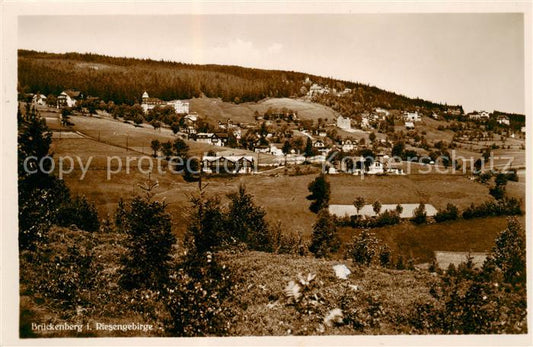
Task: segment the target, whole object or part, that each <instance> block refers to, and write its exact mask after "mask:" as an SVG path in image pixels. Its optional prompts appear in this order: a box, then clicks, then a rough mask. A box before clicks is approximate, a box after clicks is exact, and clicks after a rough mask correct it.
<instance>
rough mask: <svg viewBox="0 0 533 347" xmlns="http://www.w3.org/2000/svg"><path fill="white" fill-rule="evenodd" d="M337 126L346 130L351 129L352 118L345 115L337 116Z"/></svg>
mask: <svg viewBox="0 0 533 347" xmlns="http://www.w3.org/2000/svg"><path fill="white" fill-rule="evenodd" d="M337 127H339V128H341V129H344V130H349V129H351V124H350V118H348V117H346V118H344V117H343V116H339V117H337Z"/></svg>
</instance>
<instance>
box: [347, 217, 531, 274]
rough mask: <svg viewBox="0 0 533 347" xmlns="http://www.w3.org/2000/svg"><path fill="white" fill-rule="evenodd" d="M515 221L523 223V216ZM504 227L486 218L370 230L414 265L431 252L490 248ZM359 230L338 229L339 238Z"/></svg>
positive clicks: (498, 220)
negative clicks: (411, 260)
mask: <svg viewBox="0 0 533 347" xmlns="http://www.w3.org/2000/svg"><path fill="white" fill-rule="evenodd" d="M519 220H520V223H522V225H525V217H524V216H522V217H520V218H519ZM506 227H507V218H506V217H488V218H478V219H471V220H463V219H459V220H457V221H449V222H443V223H435V224H428V225H420V226H417V225H414V224H412V223H410V222H404V223H401V224H398V225H393V226H388V227H383V228H376V229H373V230H372V232H374V233H376V235H377V236H378V237H379V238H380V239H382V240H383V241H385V242H386V243H387V244H388V245H389V246H390V247H391V249H392V252H393V254H401V255H402V256H403V257H404V260H407V259H409V258H413V259H414V261H415V263H416V264H418V263H428V262H430V261H431V260H432V258H433V252H434V251H458V252H459V251H463V252H486V251H490V250H491V248H492V247H493V246H494V240H495V239H496V237H497V236H498V234H499V233H500V232H501V231H502V230H504V229H505V228H506ZM359 232H360V231H359V230H356V229H352V228H341V229H340V231H339V235H340V237H341V240H343V241H345V242H348V241H349V240H351V238H352V237H353V235H354V234H356V233H359Z"/></svg>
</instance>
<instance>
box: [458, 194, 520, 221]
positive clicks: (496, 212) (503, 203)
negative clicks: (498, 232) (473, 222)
mask: <svg viewBox="0 0 533 347" xmlns="http://www.w3.org/2000/svg"><path fill="white" fill-rule="evenodd" d="M521 214H522V210H521V208H520V201H518V200H517V199H515V198H503V199H502V200H498V201H485V202H484V203H482V204H481V205H478V206H476V205H474V204H471V205H470V207H468V208H467V209H466V210H464V211H463V218H464V219H472V218H479V217H488V216H504V215H509V216H515V215H521Z"/></svg>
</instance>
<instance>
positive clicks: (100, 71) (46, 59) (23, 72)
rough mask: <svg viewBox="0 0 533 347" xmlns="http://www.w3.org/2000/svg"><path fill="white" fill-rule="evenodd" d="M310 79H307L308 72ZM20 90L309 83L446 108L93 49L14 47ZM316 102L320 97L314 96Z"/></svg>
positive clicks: (208, 90) (340, 84)
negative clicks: (91, 51) (85, 51)
mask: <svg viewBox="0 0 533 347" xmlns="http://www.w3.org/2000/svg"><path fill="white" fill-rule="evenodd" d="M307 77H309V80H308V81H307V82H306V78H307ZM18 81H19V92H25V93H37V92H40V93H42V94H44V95H49V94H55V95H58V94H59V93H61V92H62V91H63V90H65V89H75V90H79V91H81V92H82V93H84V95H90V96H95V97H99V98H101V99H102V100H104V101H106V102H107V101H113V102H115V103H117V104H120V103H127V104H134V103H136V102H139V101H140V96H141V95H142V93H143V92H144V91H145V90H147V91H149V93H150V95H151V96H154V97H158V98H161V99H163V100H171V99H190V98H194V97H200V96H206V97H213V98H221V99H222V100H223V101H229V102H235V103H241V102H250V101H259V100H261V99H264V98H269V97H274V98H276V97H298V96H303V95H305V94H306V93H307V91H308V89H309V87H310V86H311V83H317V84H319V85H321V86H324V87H329V88H331V89H333V88H335V89H336V90H338V91H342V90H344V89H345V88H349V89H351V90H352V91H351V93H349V94H348V95H346V96H345V98H349V99H351V100H353V101H355V102H357V103H358V104H360V105H361V106H362V107H364V108H367V107H388V108H394V109H411V108H425V109H428V110H430V109H432V110H445V109H446V108H447V106H446V105H441V104H437V103H433V102H429V101H425V100H422V99H419V98H416V99H412V98H408V97H406V96H403V95H398V94H395V93H392V92H388V91H384V90H381V89H379V88H376V87H373V86H369V85H365V84H360V83H354V82H347V81H340V80H335V79H332V78H326V77H320V76H314V75H309V74H305V73H300V72H293V71H278V70H262V69H252V68H244V67H239V66H227V65H195V64H184V63H177V62H168V61H155V60H148V59H134V58H116V57H109V56H103V55H97V54H80V53H65V54H53V53H45V52H36V51H28V50H19V52H18ZM318 102H320V101H318Z"/></svg>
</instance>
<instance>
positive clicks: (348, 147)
mask: <svg viewBox="0 0 533 347" xmlns="http://www.w3.org/2000/svg"><path fill="white" fill-rule="evenodd" d="M341 145H342V147H341V149H342V151H343V152H351V151H353V150H354V148H355V146H354V142H353V141H352V140H350V139H348V140H345V141H342V143H341Z"/></svg>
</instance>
